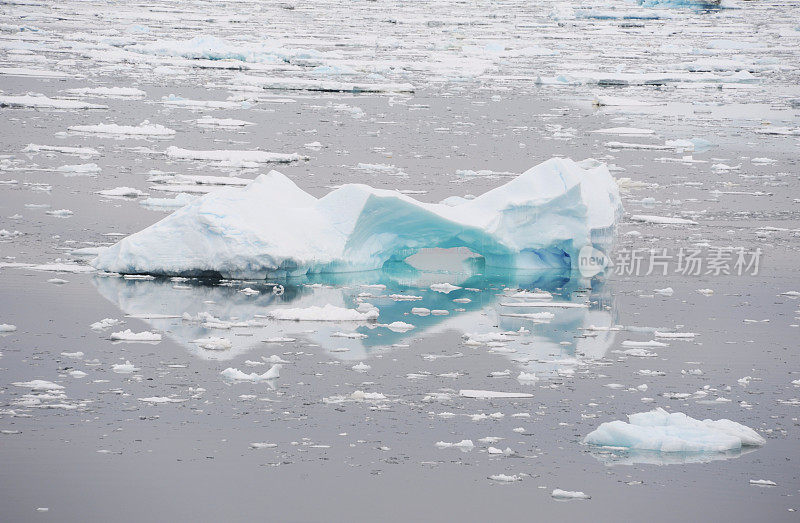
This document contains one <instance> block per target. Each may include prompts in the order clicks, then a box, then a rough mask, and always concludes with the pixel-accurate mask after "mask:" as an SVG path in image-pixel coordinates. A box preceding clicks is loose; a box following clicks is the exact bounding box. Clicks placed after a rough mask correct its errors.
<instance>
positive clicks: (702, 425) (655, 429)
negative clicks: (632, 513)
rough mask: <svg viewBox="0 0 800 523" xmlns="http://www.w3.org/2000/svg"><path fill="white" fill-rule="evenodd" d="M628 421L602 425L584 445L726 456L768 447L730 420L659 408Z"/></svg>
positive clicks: (746, 429) (746, 428)
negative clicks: (690, 415)
mask: <svg viewBox="0 0 800 523" xmlns="http://www.w3.org/2000/svg"><path fill="white" fill-rule="evenodd" d="M628 420H629V422H627V423H626V422H624V421H611V422H607V423H603V424H601V425H600V426H599V427H598V428H597V429H595V430H594V431H593V432H591V433H589V434H588V435H587V436H586V437H585V438H584V443H588V444H591V445H600V446H608V447H624V448H628V449H633V450H652V451H659V452H725V451H729V450H736V449H740V448H741V447H743V446H761V445H764V444H765V443H766V440H765V439H764V438H763V437H762V436H760V435H759V434H758V433H757V432H756V431H754V430H753V429H751V428H749V427H746V426H744V425H741V424H739V423H736V422H734V421H730V420H728V419H720V420H717V421H712V420H710V419H706V420H703V421H700V420H696V419H694V418H691V417H689V416H687V415H686V414H683V413H681V412H674V413H669V412H667V411H665V410H664V409H662V408H656V409H655V410H652V411H650V412H641V413H638V414H631V415H629V416H628Z"/></svg>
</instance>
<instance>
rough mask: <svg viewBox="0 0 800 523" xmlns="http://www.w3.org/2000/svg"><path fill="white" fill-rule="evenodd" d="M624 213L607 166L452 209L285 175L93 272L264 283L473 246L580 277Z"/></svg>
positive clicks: (516, 183)
mask: <svg viewBox="0 0 800 523" xmlns="http://www.w3.org/2000/svg"><path fill="white" fill-rule="evenodd" d="M621 212H622V206H621V203H620V198H619V191H618V188H617V185H616V183H615V181H614V179H613V178H612V177H611V175H610V174H609V172H608V169H607V168H606V166H605V165H604V164H601V163H599V162H596V161H594V160H586V161H584V162H580V163H577V162H574V161H572V160H568V159H560V158H554V159H551V160H548V161H546V162H544V163H541V164H539V165H537V166H536V167H533V168H531V169H529V170H528V171H527V172H525V173H523V174H522V175H520V176H519V177H517V178H515V179H514V180H512V181H510V182H509V183H507V184H505V185H503V186H501V187H498V188H496V189H493V190H491V191H489V192H487V193H485V194H483V195H481V196H479V197H477V198H475V199H473V200H464V201H463V202H461V203H460V204H458V205H454V206H447V205H441V204H429V203H422V202H419V201H417V200H415V199H413V198H411V197H409V196H407V195H404V194H401V193H400V192H398V191H389V190H381V189H374V188H372V187H369V186H366V185H359V184H349V185H345V186H342V187H340V188H338V189H336V190H334V191H332V192H330V193H329V194H327V195H326V196H324V197H323V198H319V199H317V198H315V197H313V196H311V195H310V194H308V193H306V192H305V191H303V190H302V189H300V188H299V187H298V186H297V185H295V184H294V182H292V181H291V180H290V179H289V178H287V177H286V176H284V175H282V174H281V173H279V172H277V171H271V172H270V173H268V174H266V175H261V176H259V177H258V178H256V179H255V180H254V181H253V182H252V183H251V184H250V185H248V186H247V187H245V188H241V189H239V188H226V189H220V190H218V191H216V192H213V193H210V194H207V195H205V196H203V197H201V198H199V199H197V200H196V201H194V202H192V203H190V204H188V205H186V206H185V207H183V208H181V209H179V210H177V211H175V212H174V213H173V214H171V215H169V216H167V217H166V218H164V219H163V220H161V221H160V222H158V223H156V224H154V225H152V226H150V227H148V228H147V229H144V230H142V231H140V232H138V233H135V234H133V235H131V236H128V237H127V238H124V239H123V240H121V241H120V242H118V243H117V244H115V245H114V246H112V247H110V248H109V249H107V250H105V251H103V252H102V253H101V254H100V255H99V256H98V257H97V258H96V259H95V260H93V262H92V264H93V265H94V267H96V268H98V269H103V270H107V271H113V272H119V273H126V274H130V273H149V274H163V275H202V274H212V273H213V274H218V275H221V276H224V277H234V278H236V277H238V278H255V277H259V278H265V277H274V276H282V275H300V274H306V273H326V272H347V271H358V270H373V269H378V268H381V267H382V266H383V264H384V263H385V262H387V261H399V260H403V259H405V258H407V257H408V256H411V255H413V254H414V253H416V252H418V251H419V250H421V249H426V248H453V247H466V248H468V249H470V250H471V251H472V252H475V253H477V254H480V255H481V256H483V257H484V258H485V260H486V264H487V265H489V266H494V267H510V268H523V269H541V268H562V269H563V268H570V267H572V268H576V267H577V255H578V252H579V251H580V249H581V248H582V247H583V246H586V245H590V244H596V245H600V244H604V243H606V242H610V240H611V238H612V236H613V231H614V226H615V224H616V222H617V220H618V218H619V217H620V215H621Z"/></svg>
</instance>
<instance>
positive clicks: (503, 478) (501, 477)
mask: <svg viewBox="0 0 800 523" xmlns="http://www.w3.org/2000/svg"><path fill="white" fill-rule="evenodd" d="M489 479H491V480H492V481H498V482H500V483H513V482H514V481H522V476H519V475H517V474H513V475H510V476H509V475H508V474H494V475H492V476H489Z"/></svg>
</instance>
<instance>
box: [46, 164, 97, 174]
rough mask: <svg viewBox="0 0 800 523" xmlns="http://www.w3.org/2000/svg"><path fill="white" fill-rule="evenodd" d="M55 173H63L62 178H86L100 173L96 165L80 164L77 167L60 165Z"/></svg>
mask: <svg viewBox="0 0 800 523" xmlns="http://www.w3.org/2000/svg"><path fill="white" fill-rule="evenodd" d="M56 171H58V172H60V173H63V174H64V176H81V175H84V176H88V175H92V174H97V173H99V172H100V167H98V166H97V164H96V163H82V164H77V165H62V166H61V167H58V168H57V169H56Z"/></svg>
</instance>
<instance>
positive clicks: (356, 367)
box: [350, 361, 372, 372]
mask: <svg viewBox="0 0 800 523" xmlns="http://www.w3.org/2000/svg"><path fill="white" fill-rule="evenodd" d="M350 368H351V369H353V370H354V371H356V372H367V371H368V370H369V369H371V368H372V367H370V366H369V365H367V364H366V363H364V362H363V361H360V362H358V363H356V364H355V365H353V366H352V367H350Z"/></svg>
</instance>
